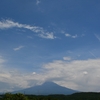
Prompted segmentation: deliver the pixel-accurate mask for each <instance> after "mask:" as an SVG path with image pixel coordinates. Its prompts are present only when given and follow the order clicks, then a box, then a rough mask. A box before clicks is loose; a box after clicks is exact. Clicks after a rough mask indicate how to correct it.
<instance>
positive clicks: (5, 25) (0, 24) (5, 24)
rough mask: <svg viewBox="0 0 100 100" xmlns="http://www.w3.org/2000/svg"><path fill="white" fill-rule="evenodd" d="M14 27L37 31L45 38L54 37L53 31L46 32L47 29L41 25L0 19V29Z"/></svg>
mask: <svg viewBox="0 0 100 100" xmlns="http://www.w3.org/2000/svg"><path fill="white" fill-rule="evenodd" d="M14 27H17V28H24V29H28V30H31V31H33V32H35V33H38V34H39V36H41V37H42V38H47V39H54V38H55V36H54V33H53V32H48V31H46V30H44V29H43V28H42V27H38V26H30V25H27V24H20V23H18V22H14V21H12V20H3V21H0V29H9V28H14Z"/></svg>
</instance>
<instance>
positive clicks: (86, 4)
mask: <svg viewBox="0 0 100 100" xmlns="http://www.w3.org/2000/svg"><path fill="white" fill-rule="evenodd" d="M45 81H52V82H55V83H57V84H59V85H61V86H64V87H67V88H70V89H73V90H78V91H83V92H87V91H91V92H100V89H99V87H100V84H99V83H100V1H99V0H91V1H90V0H84V1H82V0H63V1H61V0H54V1H50V0H21V1H20V0H17V1H16V0H10V1H7V0H1V2H0V92H5V91H15V90H19V89H24V88H28V87H32V86H35V85H38V84H41V83H44V82H45Z"/></svg>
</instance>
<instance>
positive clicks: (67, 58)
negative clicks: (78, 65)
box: [63, 57, 71, 60]
mask: <svg viewBox="0 0 100 100" xmlns="http://www.w3.org/2000/svg"><path fill="white" fill-rule="evenodd" d="M63 59H64V60H71V57H63Z"/></svg>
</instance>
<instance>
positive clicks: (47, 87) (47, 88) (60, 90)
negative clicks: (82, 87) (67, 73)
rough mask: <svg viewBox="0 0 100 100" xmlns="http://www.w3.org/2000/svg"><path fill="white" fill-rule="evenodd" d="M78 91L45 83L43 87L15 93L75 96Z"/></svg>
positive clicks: (39, 86) (38, 86)
mask: <svg viewBox="0 0 100 100" xmlns="http://www.w3.org/2000/svg"><path fill="white" fill-rule="evenodd" d="M76 92H78V91H75V90H72V89H69V88H66V87H62V86H60V85H58V84H56V83H53V82H45V83H43V84H42V85H37V86H34V87H30V88H26V89H23V90H19V91H16V92H13V93H25V94H34V95H49V94H65V95H68V94H73V93H76Z"/></svg>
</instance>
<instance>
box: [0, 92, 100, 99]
mask: <svg viewBox="0 0 100 100" xmlns="http://www.w3.org/2000/svg"><path fill="white" fill-rule="evenodd" d="M0 100H100V93H93V92H88V93H85V92H81V93H74V94H72V95H45V96H44V95H23V94H20V93H17V94H11V93H6V94H5V95H1V96H0Z"/></svg>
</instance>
